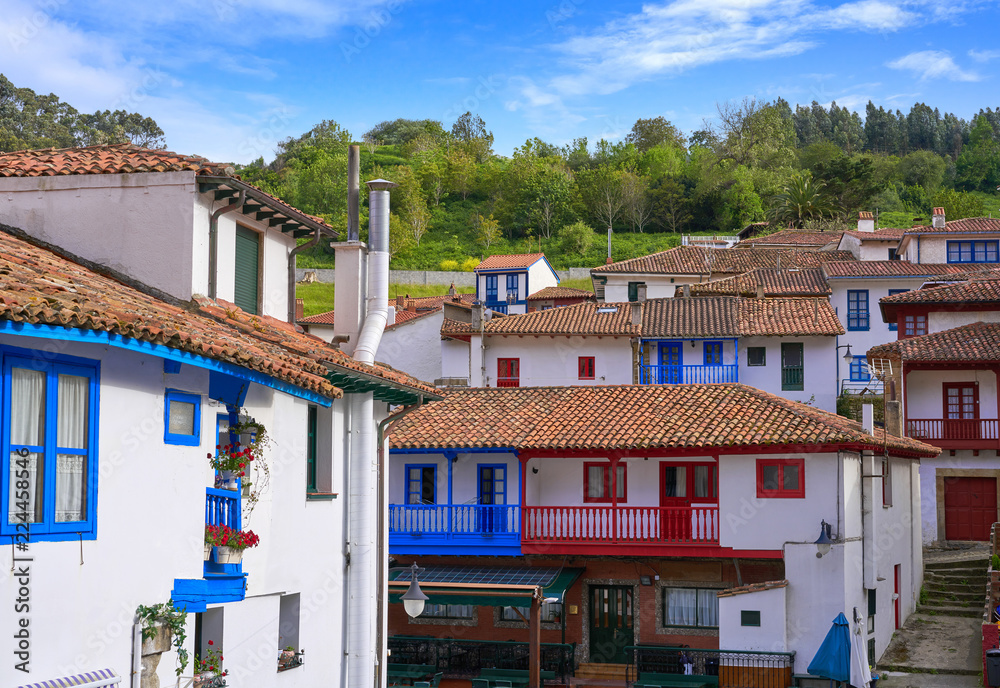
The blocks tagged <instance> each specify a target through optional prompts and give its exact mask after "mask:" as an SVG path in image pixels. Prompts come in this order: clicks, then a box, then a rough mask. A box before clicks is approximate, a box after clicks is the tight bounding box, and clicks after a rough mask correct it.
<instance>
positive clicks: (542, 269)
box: [519, 260, 559, 299]
mask: <svg viewBox="0 0 1000 688" xmlns="http://www.w3.org/2000/svg"><path fill="white" fill-rule="evenodd" d="M558 285H559V276H558V275H556V274H555V273H554V272H552V268H551V267H549V264H548V263H546V262H545V261H544V260H540V261H538V262H537V263H535V264H534V265H532V266H531V267H530V268H528V282H527V285H526V289H527V290H528V292H527V293H526V294H525V295H524V296H520V295H519V296H520V298H521V299H524V298H526V297H527V296H529V295H531V294H534V293H535V292H536V291H538V290H540V289H545V287H555V286H558Z"/></svg>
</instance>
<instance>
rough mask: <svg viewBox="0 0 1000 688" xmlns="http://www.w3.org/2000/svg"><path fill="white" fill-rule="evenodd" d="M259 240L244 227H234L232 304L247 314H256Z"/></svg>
mask: <svg viewBox="0 0 1000 688" xmlns="http://www.w3.org/2000/svg"><path fill="white" fill-rule="evenodd" d="M259 261H260V239H259V238H258V236H257V233H256V232H254V231H252V230H249V229H247V228H246V227H239V226H237V227H236V290H235V292H234V294H233V302H234V303H235V304H236V305H237V306H239V307H240V308H242V309H243V310H244V311H246V312H247V313H252V314H254V315H256V314H257V279H258V278H257V267H258V265H259Z"/></svg>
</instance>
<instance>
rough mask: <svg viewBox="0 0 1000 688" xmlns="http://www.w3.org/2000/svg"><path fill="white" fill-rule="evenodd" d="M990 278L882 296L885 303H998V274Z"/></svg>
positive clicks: (999, 282) (999, 287)
mask: <svg viewBox="0 0 1000 688" xmlns="http://www.w3.org/2000/svg"><path fill="white" fill-rule="evenodd" d="M991 277H992V279H970V280H968V281H965V282H959V283H958V284H943V285H938V286H927V287H924V288H922V289H914V290H912V291H906V292H903V293H902V294H894V295H892V296H885V297H882V298H881V299H880V300H879V302H880V303H884V304H886V305H898V304H915V303H920V304H926V303H962V304H975V303H993V304H998V303H1000V276H997V275H996V274H994V273H991Z"/></svg>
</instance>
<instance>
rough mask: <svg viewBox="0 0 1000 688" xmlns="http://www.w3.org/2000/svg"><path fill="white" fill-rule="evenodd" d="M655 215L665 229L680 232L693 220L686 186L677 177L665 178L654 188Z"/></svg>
mask: <svg viewBox="0 0 1000 688" xmlns="http://www.w3.org/2000/svg"><path fill="white" fill-rule="evenodd" d="M652 196H653V217H654V218H655V219H656V221H657V223H659V224H660V225H661V226H662V227H664V228H665V229H667V230H669V231H671V232H679V231H681V229H683V227H684V226H685V225H686V224H687V223H688V222H690V221H691V212H690V210H689V204H688V199H687V196H686V192H685V188H684V186H683V185H682V184H681V183H680V182H678V181H677V180H676V179H664V180H662V181H661V182H660V184H659V186H657V187H656V188H654V189H653V190H652Z"/></svg>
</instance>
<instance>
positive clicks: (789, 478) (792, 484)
mask: <svg viewBox="0 0 1000 688" xmlns="http://www.w3.org/2000/svg"><path fill="white" fill-rule="evenodd" d="M784 469H785V470H784V471H783V476H784V483H783V486H784V489H786V490H798V489H799V467H798V466H795V465H791V464H785V466H784Z"/></svg>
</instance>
